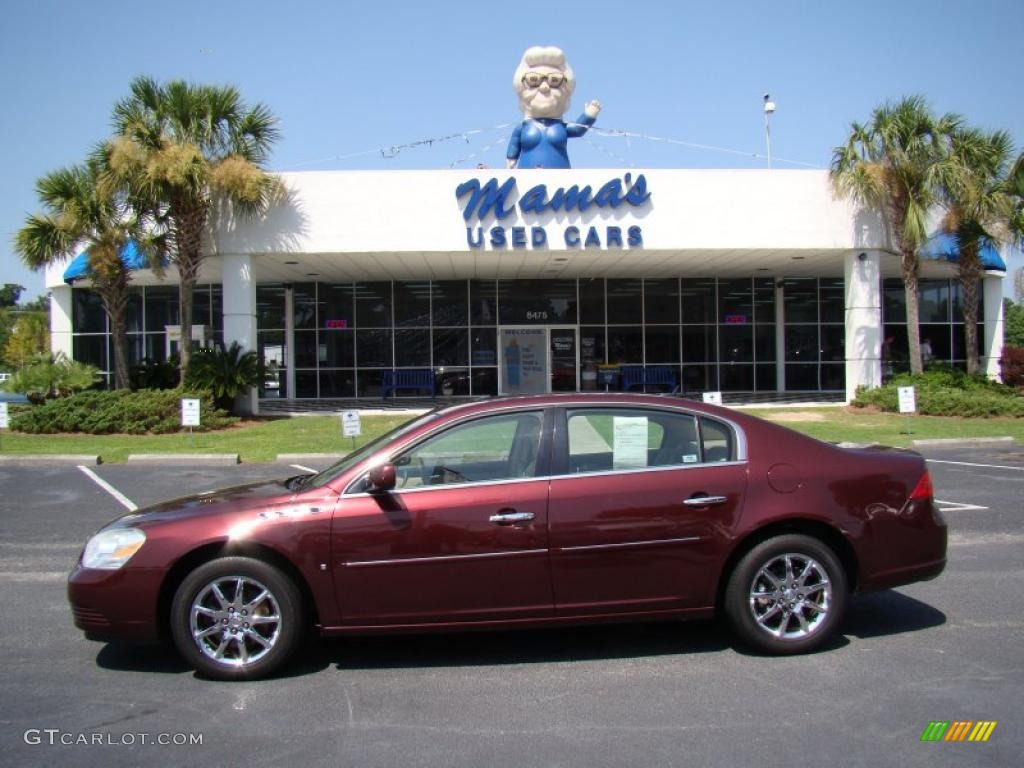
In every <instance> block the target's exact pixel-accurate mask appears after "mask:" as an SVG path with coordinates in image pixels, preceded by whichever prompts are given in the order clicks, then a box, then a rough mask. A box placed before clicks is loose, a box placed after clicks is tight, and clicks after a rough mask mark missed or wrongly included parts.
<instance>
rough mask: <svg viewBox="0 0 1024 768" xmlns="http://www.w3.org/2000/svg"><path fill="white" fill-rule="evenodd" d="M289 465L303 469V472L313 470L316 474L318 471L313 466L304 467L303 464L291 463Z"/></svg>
mask: <svg viewBox="0 0 1024 768" xmlns="http://www.w3.org/2000/svg"><path fill="white" fill-rule="evenodd" d="M288 466H289V467H295V468H296V469H301V470H302V471H303V472H312V473H313V474H314V475H315V474H316V473H317V471H316V470H315V469H313V468H312V467H304V466H302V465H301V464H289V465H288Z"/></svg>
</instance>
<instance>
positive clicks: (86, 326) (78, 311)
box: [71, 288, 107, 365]
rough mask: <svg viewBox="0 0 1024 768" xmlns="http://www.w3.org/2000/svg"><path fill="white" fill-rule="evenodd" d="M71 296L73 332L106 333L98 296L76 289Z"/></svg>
mask: <svg viewBox="0 0 1024 768" xmlns="http://www.w3.org/2000/svg"><path fill="white" fill-rule="evenodd" d="M71 295H72V310H71V311H72V312H73V313H74V325H73V327H74V330H75V332H76V333H106V330H107V315H106V313H104V311H103V301H102V300H101V299H100V297H99V294H97V293H93V292H92V291H87V290H83V289H81V288H76V289H74V290H73V291H72V294H71ZM75 359H76V360H77V359H79V358H77V357H76V358H75ZM93 364H94V365H95V363H93Z"/></svg>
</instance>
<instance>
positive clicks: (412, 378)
mask: <svg viewBox="0 0 1024 768" xmlns="http://www.w3.org/2000/svg"><path fill="white" fill-rule="evenodd" d="M400 389H412V390H416V391H423V390H426V391H427V392H428V393H429V394H430V396H431V397H434V372H433V371H432V370H430V369H429V368H408V369H406V370H398V371H394V370H392V371H384V380H383V382H382V384H381V395H382V396H383V397H387V396H388V395H389V394H390V395H391V396H392V397H393V396H394V395H395V393H396V392H397V391H398V390H400Z"/></svg>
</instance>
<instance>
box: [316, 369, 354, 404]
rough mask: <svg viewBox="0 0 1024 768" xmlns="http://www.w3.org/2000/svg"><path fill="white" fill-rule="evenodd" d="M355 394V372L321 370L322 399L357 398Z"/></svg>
mask: <svg viewBox="0 0 1024 768" xmlns="http://www.w3.org/2000/svg"><path fill="white" fill-rule="evenodd" d="M355 394H356V377H355V372H354V371H351V370H324V369H322V368H321V369H320V397H355Z"/></svg>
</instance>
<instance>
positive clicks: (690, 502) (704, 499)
mask: <svg viewBox="0 0 1024 768" xmlns="http://www.w3.org/2000/svg"><path fill="white" fill-rule="evenodd" d="M728 500H729V497H728V496H692V497H690V498H689V499H686V500H685V501H684V502H683V504H684V505H685V506H687V507H710V506H712V505H713V504H725V502H727V501H728Z"/></svg>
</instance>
